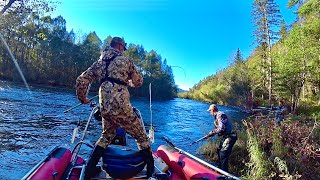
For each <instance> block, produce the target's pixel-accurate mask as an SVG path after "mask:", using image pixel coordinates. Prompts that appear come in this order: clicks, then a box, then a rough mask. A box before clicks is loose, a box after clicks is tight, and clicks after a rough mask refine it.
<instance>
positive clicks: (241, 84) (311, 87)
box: [179, 0, 320, 114]
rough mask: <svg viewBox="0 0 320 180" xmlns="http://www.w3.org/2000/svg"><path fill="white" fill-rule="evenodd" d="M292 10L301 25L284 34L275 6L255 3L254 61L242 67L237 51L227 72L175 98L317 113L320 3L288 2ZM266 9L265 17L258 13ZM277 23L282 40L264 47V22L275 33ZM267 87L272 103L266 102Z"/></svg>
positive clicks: (319, 79)
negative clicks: (280, 104)
mask: <svg viewBox="0 0 320 180" xmlns="http://www.w3.org/2000/svg"><path fill="white" fill-rule="evenodd" d="M296 5H297V7H298V8H299V9H298V15H299V20H298V21H297V22H295V23H294V24H292V25H291V27H292V28H291V29H290V30H288V29H287V28H286V26H285V22H284V21H283V20H282V18H280V16H278V15H279V12H278V10H277V6H276V4H275V3H274V1H261V0H255V1H254V2H253V10H252V15H253V20H254V26H255V27H256V31H255V32H254V38H255V40H256V43H257V45H258V46H257V47H256V49H255V50H254V51H253V52H252V55H251V56H250V57H248V58H247V59H246V60H244V61H242V60H241V53H240V50H238V51H237V54H236V55H235V57H234V63H232V64H231V65H230V66H229V67H228V68H226V69H224V70H223V71H220V72H217V73H216V74H214V75H211V76H209V77H207V78H205V79H203V80H201V81H200V82H199V83H198V84H196V85H195V86H194V87H193V88H192V89H191V90H190V91H189V92H188V93H183V94H179V97H183V98H190V99H196V100H200V101H206V102H213V101H216V102H220V103H223V104H225V105H234V106H240V107H244V108H248V109H251V108H252V107H255V106H261V105H265V106H269V105H270V103H273V104H275V101H277V100H279V99H283V100H285V101H286V103H287V105H288V108H289V109H290V110H291V112H293V113H299V112H306V113H309V114H310V113H312V112H315V111H316V110H317V108H313V106H315V107H317V106H319V104H320V41H319V39H320V18H319V17H320V16H319V14H320V8H319V7H320V1H319V0H309V1H300V0H290V1H289V6H290V7H293V6H296ZM264 8H265V9H266V10H267V12H263V11H262V10H263V9H264ZM272 14H274V15H275V16H271V15H272ZM268 15H270V16H268ZM266 17H267V18H266ZM268 18H269V19H268ZM272 19H274V20H275V21H273V20H272ZM280 20H282V24H281V39H280V41H276V39H277V37H278V36H277V33H276V32H275V34H273V33H271V34H273V35H275V37H274V38H272V37H270V38H271V39H270V40H273V41H272V42H273V43H271V44H269V45H268V41H267V40H268V33H269V32H270V31H268V30H267V27H266V25H267V24H268V23H267V22H269V21H272V23H274V24H271V25H272V26H273V27H277V26H278V25H280ZM268 25H270V24H268ZM269 27H270V26H269ZM276 29H277V28H274V29H272V30H276ZM268 48H270V49H268ZM270 63H271V64H270ZM270 68H271V69H270ZM270 76H271V79H270ZM270 83H272V87H271V91H272V94H271V95H272V96H271V102H269V98H268V95H269V93H270V89H269V87H270V86H269V85H270ZM219 86H220V87H223V91H217V88H216V87H219ZM304 102H308V103H309V104H310V106H308V107H307V108H305V107H301V106H305V103H304ZM313 109H314V110H313Z"/></svg>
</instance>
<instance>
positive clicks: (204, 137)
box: [190, 136, 207, 146]
mask: <svg viewBox="0 0 320 180" xmlns="http://www.w3.org/2000/svg"><path fill="white" fill-rule="evenodd" d="M206 138H207V136H203V137H202V138H200V139H198V140H196V141H193V142H192V143H191V144H190V146H191V145H193V144H195V143H197V142H199V141H201V140H203V139H206Z"/></svg>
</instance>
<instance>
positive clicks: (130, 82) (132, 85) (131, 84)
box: [128, 79, 134, 87]
mask: <svg viewBox="0 0 320 180" xmlns="http://www.w3.org/2000/svg"><path fill="white" fill-rule="evenodd" d="M128 86H130V87H134V84H133V83H132V80H131V79H130V80H129V81H128Z"/></svg>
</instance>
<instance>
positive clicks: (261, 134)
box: [199, 113, 320, 179]
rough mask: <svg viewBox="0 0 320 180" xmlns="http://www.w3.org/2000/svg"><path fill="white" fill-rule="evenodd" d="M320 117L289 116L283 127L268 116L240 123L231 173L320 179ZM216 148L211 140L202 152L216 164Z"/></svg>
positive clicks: (201, 149) (245, 177) (271, 177)
mask: <svg viewBox="0 0 320 180" xmlns="http://www.w3.org/2000/svg"><path fill="white" fill-rule="evenodd" d="M319 116H320V113H319V114H317V115H314V116H313V117H308V116H293V115H288V116H287V117H286V119H285V120H284V121H283V123H282V124H281V125H280V126H275V125H274V120H273V119H272V118H269V117H268V116H262V117H259V118H256V117H251V118H249V119H247V120H246V121H243V122H242V123H239V124H238V125H237V127H240V128H238V129H237V133H238V140H237V142H236V144H235V145H234V147H233V151H232V154H231V156H230V160H229V171H230V173H233V174H235V175H237V176H239V177H242V179H252V178H254V179H320V171H319V169H320V121H319ZM217 144H218V143H217V141H216V140H213V139H212V140H208V142H207V143H206V144H204V145H203V146H202V147H201V148H200V149H199V151H200V153H202V154H204V155H205V156H206V158H207V159H208V160H209V161H211V162H216V160H217V155H216V151H217V147H218V146H217Z"/></svg>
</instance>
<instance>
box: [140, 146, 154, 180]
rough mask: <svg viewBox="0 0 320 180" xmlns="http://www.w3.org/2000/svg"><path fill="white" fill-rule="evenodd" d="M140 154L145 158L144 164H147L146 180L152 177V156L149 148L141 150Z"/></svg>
mask: <svg viewBox="0 0 320 180" xmlns="http://www.w3.org/2000/svg"><path fill="white" fill-rule="evenodd" d="M140 152H141V154H142V155H143V157H144V158H145V162H146V163H147V178H149V177H152V174H153V173H154V160H153V156H152V150H151V148H148V149H142V150H141V151H140Z"/></svg>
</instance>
